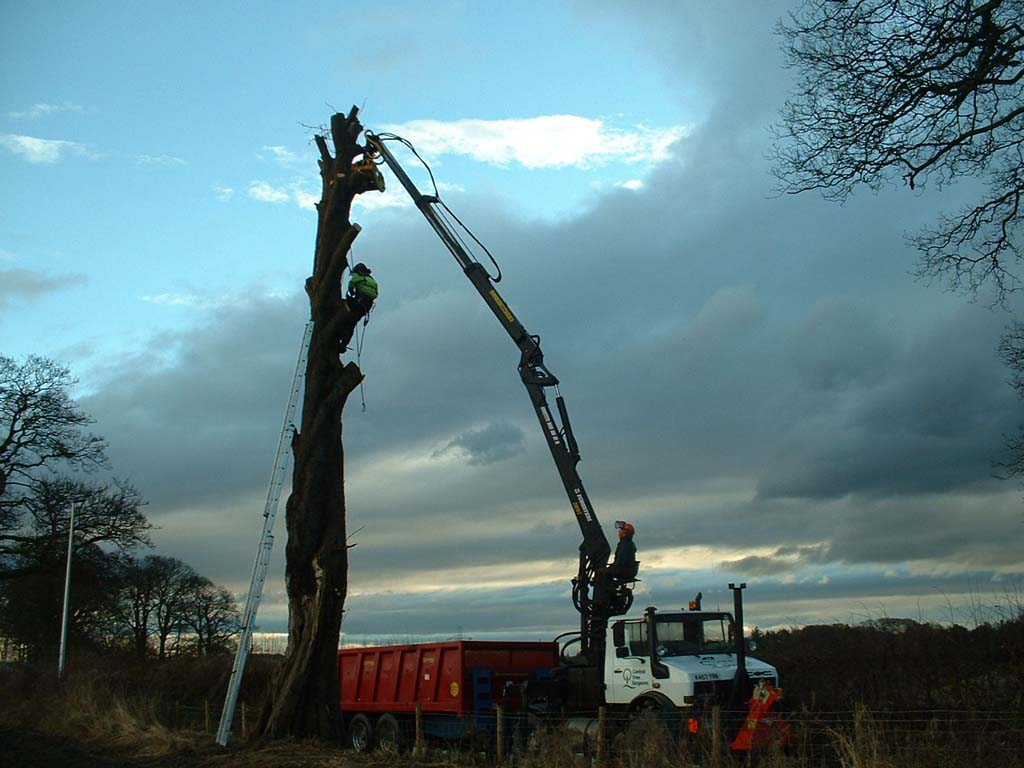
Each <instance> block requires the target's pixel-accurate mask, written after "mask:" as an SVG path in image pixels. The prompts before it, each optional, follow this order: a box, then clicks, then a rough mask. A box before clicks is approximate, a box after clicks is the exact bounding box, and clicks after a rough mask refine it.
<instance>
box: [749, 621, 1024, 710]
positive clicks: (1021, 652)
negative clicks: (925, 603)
mask: <svg viewBox="0 0 1024 768" xmlns="http://www.w3.org/2000/svg"><path fill="white" fill-rule="evenodd" d="M755 639H756V641H757V645H758V648H757V652H756V655H757V656H758V657H759V658H763V659H764V660H765V661H768V662H770V663H772V664H774V665H775V666H776V667H777V668H778V669H779V676H780V677H781V680H782V686H783V690H784V692H785V697H786V701H787V702H788V705H789V706H790V707H791V708H797V709H798V708H808V709H811V710H813V711H818V712H844V711H845V712H848V711H851V710H852V709H853V708H854V707H855V706H857V705H861V704H866V705H867V706H869V707H871V708H872V709H876V710H899V711H906V710H932V711H934V710H944V709H945V710H961V711H995V710H998V711H1007V710H1010V711H1016V712H1021V711H1024V688H1022V687H1021V681H1022V680H1024V612H1022V611H1021V610H1020V607H1019V606H1018V607H1017V609H1016V610H1015V611H1013V612H1011V613H1010V615H1008V616H1007V617H1005V618H1002V619H997V620H993V621H991V622H983V623H979V624H978V625H977V626H975V627H974V628H973V629H968V628H967V627H963V626H959V625H953V626H948V625H938V624H927V623H921V622H917V621H914V620H912V619H894V618H893V619H880V620H875V621H870V622H868V623H866V624H862V625H857V626H849V625H846V624H829V625H812V626H807V627H803V628H801V629H794V630H779V631H771V632H765V633H761V632H755Z"/></svg>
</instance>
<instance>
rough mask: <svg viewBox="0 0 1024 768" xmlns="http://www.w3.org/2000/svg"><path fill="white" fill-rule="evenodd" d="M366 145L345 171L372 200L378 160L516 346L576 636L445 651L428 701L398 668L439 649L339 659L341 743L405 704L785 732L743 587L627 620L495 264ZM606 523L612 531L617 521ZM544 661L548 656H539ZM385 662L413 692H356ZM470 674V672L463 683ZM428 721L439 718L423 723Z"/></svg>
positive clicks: (371, 143)
mask: <svg viewBox="0 0 1024 768" xmlns="http://www.w3.org/2000/svg"><path fill="white" fill-rule="evenodd" d="M365 140H366V144H365V146H364V147H363V148H362V149H363V157H362V160H361V161H360V162H358V163H356V164H354V166H353V170H354V172H358V173H366V174H370V175H371V178H372V184H371V185H370V186H371V187H375V188H376V189H378V190H380V191H384V187H385V182H384V178H383V175H382V174H381V172H380V166H381V165H387V167H388V168H389V169H390V170H391V172H392V173H393V174H394V176H395V178H397V179H398V181H399V183H400V184H401V185H402V186H403V187H404V188H405V190H406V192H407V193H408V194H409V196H410V197H411V198H412V200H413V202H414V203H415V205H416V207H417V208H418V209H419V211H420V212H421V213H422V214H423V216H424V217H425V218H426V219H427V222H428V223H429V224H430V226H431V227H432V228H433V229H434V231H435V233H436V234H437V235H438V237H439V238H440V239H441V241H442V242H443V243H444V245H445V246H446V247H447V249H448V250H449V252H450V253H451V254H452V256H454V258H455V260H456V262H457V263H458V265H459V267H461V269H462V271H463V273H464V274H465V275H466V277H467V278H468V279H469V281H470V283H471V284H472V285H473V287H474V288H475V289H476V290H477V292H478V293H479V294H480V296H481V298H482V299H483V301H484V302H485V304H486V305H487V307H488V308H489V309H490V310H491V312H492V313H493V314H494V316H495V318H496V319H497V320H498V322H499V323H500V324H501V326H502V327H503V328H504V329H505V331H506V332H507V334H508V336H509V337H510V338H511V340H512V341H513V343H514V344H515V345H516V347H517V348H518V350H519V363H518V368H517V369H518V372H519V377H520V379H521V381H522V383H523V385H524V387H525V388H526V391H527V394H528V395H529V398H530V402H531V404H532V406H533V409H534V412H535V414H536V416H537V419H538V422H539V424H540V427H541V431H542V433H543V435H544V438H545V441H546V443H547V446H548V449H549V450H550V452H551V456H552V458H553V460H554V464H555V468H556V470H557V472H558V476H559V478H560V480H561V482H562V485H563V488H564V490H565V492H566V495H567V496H568V500H569V503H570V506H571V508H572V512H573V515H574V517H575V519H576V522H577V523H578V525H579V528H580V532H581V534H582V541H581V543H580V545H579V565H578V568H577V571H576V574H575V575H574V576H573V577H572V578H571V584H572V601H573V604H574V606H575V608H576V610H577V611H578V612H579V617H580V619H579V621H580V624H579V630H578V631H575V630H574V631H573V632H570V633H566V634H565V635H560V636H559V637H558V638H556V639H555V645H554V646H552V647H557V653H554V652H553V651H551V649H550V648H549V649H548V651H543V652H538V651H537V649H536V648H535V647H534V645H533V644H527V645H523V646H521V647H517V646H516V645H515V644H509V643H503V644H501V646H502V648H501V652H502V653H503V654H505V655H504V656H502V655H500V654H499V655H497V656H494V657H493V658H495V659H501V660H502V661H501V663H494V664H490V663H487V664H485V663H479V664H478V663H477V661H476V659H480V658H485V657H484V656H480V655H474V654H477V653H478V652H479V653H482V652H483V649H481V648H474V647H472V646H468V645H457V646H455V647H454V648H452V649H449V650H448V653H449V654H453V655H450V656H449V657H448V658H451V659H454V661H453V664H454V666H453V667H452V669H451V671H450V672H449V674H450V676H451V679H450V683H449V684H450V686H451V689H450V690H455V689H456V688H457V693H456V695H452V696H447V697H446V696H444V695H441V697H440V698H439V699H438V698H433V699H431V698H425V697H424V696H425V693H424V692H426V691H434V690H435V689H433V688H431V686H430V683H431V682H432V680H433V681H434V682H436V678H433V676H434V675H435V674H436V672H431V671H427V670H426V669H425V668H416V669H415V670H414V669H413V667H409V669H408V670H407V669H406V667H405V666H404V665H405V664H410V665H412V664H413V662H412V661H410V659H420V660H421V661H422V660H424V659H426V658H431V657H432V656H433V657H435V658H440V657H441V655H443V654H442V650H443V649H442V646H437V645H429V644H428V645H411V646H404V647H402V649H401V650H396V651H390V652H386V651H385V650H384V649H343V650H341V651H340V652H339V653H340V668H341V672H340V675H341V704H342V712H343V713H344V716H345V718H346V725H347V726H348V728H349V733H350V734H352V737H351V738H352V745H353V746H354V747H355V748H356V749H368V748H371V747H372V746H374V744H375V743H378V742H380V741H381V740H382V739H384V740H385V741H386V740H387V738H390V734H392V733H395V732H396V724H397V723H398V721H399V719H400V718H402V717H407V716H408V714H409V713H410V712H411V711H414V710H415V707H416V704H417V703H420V704H421V706H422V708H423V714H424V718H425V721H424V722H425V723H426V722H427V721H430V722H431V723H432V725H431V727H433V725H434V724H436V725H438V727H440V723H441V722H442V721H443V722H444V723H445V727H446V728H447V730H448V731H456V732H458V731H460V730H466V729H467V728H470V727H478V726H480V725H482V724H485V723H488V722H490V720H489V717H490V716H489V715H488V714H487V713H491V715H493V710H494V709H495V708H496V707H497V706H498V705H499V704H513V703H514V702H517V703H518V706H520V707H521V709H522V711H523V712H526V713H534V714H536V715H537V716H538V717H543V716H545V715H552V714H553V713H562V712H565V713H568V714H569V716H570V719H571V720H572V722H573V723H575V724H580V723H582V724H583V726H582V727H584V728H585V727H586V723H587V722H588V718H590V717H593V716H595V715H596V713H597V711H598V709H599V708H600V707H605V708H608V709H611V710H612V711H615V712H623V713H627V714H639V713H644V712H655V713H658V714H659V715H661V716H665V717H672V718H676V717H678V718H685V719H686V720H687V721H688V725H689V729H690V730H691V731H694V730H695V729H699V728H700V725H701V721H702V718H703V713H705V712H708V711H710V709H711V707H713V706H725V707H728V708H730V709H732V710H735V711H742V715H741V716H740V717H739V718H737V719H738V721H739V722H741V723H742V724H743V726H742V728H741V729H740V731H741V732H740V733H738V735H737V737H736V739H734V740H733V747H734V748H736V749H749V748H751V747H752V746H756V743H757V742H761V741H764V739H765V738H766V737H767V736H766V734H769V733H772V732H774V731H775V730H778V729H779V728H781V727H784V724H782V723H781V721H780V720H778V718H776V717H775V714H774V705H775V703H776V701H777V700H778V698H779V696H780V689H779V688H778V683H779V676H778V672H777V670H776V669H775V668H774V667H772V666H771V665H769V664H767V663H765V662H763V661H760V660H758V659H755V658H751V657H748V656H747V654H746V652H747V650H748V646H747V643H746V641H745V640H744V637H743V615H742V591H743V589H744V588H745V587H746V585H745V584H741V585H739V586H736V585H734V584H730V585H729V586H730V588H731V589H732V590H733V594H734V611H735V615H732V614H729V613H728V612H723V611H710V612H706V611H703V610H702V609H701V596H700V595H699V594H698V595H697V597H696V598H695V599H694V600H693V601H691V602H690V604H689V606H688V609H686V610H683V609H679V610H658V609H657V608H655V607H653V606H652V607H649V608H647V609H646V610H645V611H644V612H643V614H642V615H634V616H629V615H627V614H628V613H629V610H630V608H631V607H632V604H633V590H634V588H635V586H636V582H637V581H638V579H637V572H636V570H635V569H634V570H633V571H632V572H630V573H616V572H613V570H612V569H609V567H608V565H609V562H608V561H609V558H610V557H611V546H610V544H609V542H608V538H607V536H606V535H605V533H604V530H603V528H602V526H601V523H600V522H599V520H598V517H597V513H596V512H595V510H594V508H593V506H592V504H591V502H590V498H589V496H588V494H587V492H586V489H585V488H584V485H583V480H582V479H581V477H580V475H579V473H578V471H577V465H578V464H579V461H580V450H579V445H578V443H577V441H576V437H575V435H574V433H573V429H572V425H571V422H570V420H569V414H568V409H567V407H566V405H565V399H564V398H563V396H562V394H561V392H560V390H559V379H558V378H557V377H556V376H555V375H554V374H553V373H552V372H551V370H550V369H549V368H548V366H547V365H546V363H545V361H544V354H543V352H542V350H541V345H540V337H539V336H537V335H535V334H531V333H529V332H528V331H527V330H526V328H525V327H524V325H523V324H522V322H521V321H520V320H519V318H518V317H517V316H516V315H515V313H514V312H513V311H512V309H511V308H510V307H509V304H508V303H507V302H506V301H505V299H504V298H503V297H502V296H501V295H500V294H499V293H498V290H497V288H496V287H495V283H497V282H499V281H500V279H501V272H500V268H498V265H497V261H496V260H495V259H494V257H493V256H492V255H491V253H490V251H488V250H487V248H486V246H484V245H483V243H482V242H481V241H480V240H479V239H477V238H476V236H475V235H474V234H473V233H472V232H471V231H470V230H469V229H468V228H467V227H466V226H465V225H464V224H462V222H461V220H460V219H459V218H458V217H457V216H456V215H455V214H454V212H452V211H451V209H449V208H448V206H447V205H446V204H445V203H444V202H443V201H442V200H441V198H440V194H439V193H438V189H437V184H436V182H434V181H433V180H434V176H433V172H432V171H430V168H429V166H426V163H425V162H424V161H422V158H420V156H419V154H418V153H417V152H416V150H415V147H413V146H412V144H411V143H410V142H408V141H407V140H405V139H403V138H401V137H400V136H396V135H394V134H388V133H373V132H371V131H366V133H365ZM392 142H397V143H400V144H403V145H405V146H406V147H407V148H408V149H409V150H411V152H412V153H413V154H414V155H415V156H416V157H417V158H418V159H420V161H421V162H423V164H424V166H426V167H427V171H428V173H429V174H430V178H431V181H432V182H433V184H434V189H433V194H429V195H428V194H423V193H421V192H420V190H419V189H418V188H417V187H416V185H415V183H414V182H413V181H412V179H411V178H410V177H409V175H408V174H407V173H406V171H405V169H404V168H403V167H402V165H401V164H400V163H399V162H398V160H397V159H396V157H395V155H394V154H393V153H392V152H391V150H390V148H389V146H388V144H389V143H392ZM471 243H473V244H475V245H476V247H478V248H480V249H482V250H483V251H484V252H485V253H486V254H487V256H488V257H489V258H490V260H491V263H492V264H493V265H494V267H495V269H496V271H497V274H495V275H493V276H492V274H491V273H490V272H489V271H488V269H487V268H486V267H485V266H484V265H483V264H482V263H481V262H480V260H479V259H478V258H477V257H476V255H475V254H474V253H473V252H471V250H470V247H471V246H470V244H471ZM549 391H551V392H553V394H554V395H555V398H554V402H555V408H554V409H552V407H551V405H550V403H549V401H548V397H547V394H548V392H549ZM616 525H617V526H621V525H622V521H617V523H616ZM619 617H622V618H619ZM495 650H496V649H495ZM549 652H550V653H553V654H554V655H550V656H549V655H548V654H549ZM396 654H397V655H396ZM385 662H386V663H387V664H388V665H389V669H391V670H392V671H391V672H389V674H392V675H394V674H398V673H397V672H395V670H399V669H400V670H401V674H400V675H399V677H400V678H402V679H406V678H407V677H409V676H411V677H416V681H417V684H416V685H414V686H411V687H409V686H408V685H407V686H406V687H404V688H403V687H401V686H399V687H398V688H395V687H394V685H393V684H391V687H389V686H388V685H383V686H382V685H380V684H379V683H374V685H371V686H370V687H367V685H368V683H367V681H368V680H371V679H374V678H373V676H374V675H377V674H382V670H383V667H382V666H381V665H382V664H384V663H385ZM395 665H398V666H395ZM478 674H479V675H481V676H482V677H479V678H478V677H476V676H477V675H478ZM513 674H514V675H516V676H518V678H517V679H516V680H512V679H510V678H509V675H513ZM524 675H525V677H524ZM411 677H409V679H411ZM390 679H391V678H389V680H390ZM485 679H486V680H490V681H491V682H490V684H489V685H490V687H489V688H487V687H486V685H484V683H480V685H481V686H484V688H486V691H484V689H483V688H480V689H478V688H477V681H478V680H485ZM499 682H500V683H501V685H500V686H499V685H498V683H499ZM499 687H500V690H499ZM470 688H471V689H472V690H473V691H474V692H479V691H484V692H483V693H481V698H479V699H473V701H472V702H471V704H472V706H471V707H470V706H469V704H468V703H467V699H465V692H466V691H467V690H468V689H470ZM450 690H449V693H450ZM370 691H372V693H370ZM442 694H443V691H442ZM430 695H434V693H431V694H430ZM474 695H476V694H475V693H474ZM428 705H429V706H428ZM436 718H441V720H438V721H437V722H436V723H434V721H435V720H436ZM744 732H746V733H744ZM382 734H383V735H382ZM385 737H387V738H385Z"/></svg>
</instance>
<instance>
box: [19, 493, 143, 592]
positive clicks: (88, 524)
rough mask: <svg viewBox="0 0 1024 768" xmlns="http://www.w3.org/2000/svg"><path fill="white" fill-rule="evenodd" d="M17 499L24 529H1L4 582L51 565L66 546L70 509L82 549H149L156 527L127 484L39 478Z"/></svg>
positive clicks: (21, 527) (21, 525)
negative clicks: (55, 552) (53, 556)
mask: <svg viewBox="0 0 1024 768" xmlns="http://www.w3.org/2000/svg"><path fill="white" fill-rule="evenodd" d="M32 485H33V487H32V489H31V492H30V494H29V495H25V496H22V497H21V498H20V499H19V502H18V505H17V507H13V508H14V509H17V510H18V512H19V516H20V521H21V522H20V526H19V527H18V528H17V529H15V530H0V581H3V580H6V579H12V578H16V577H18V576H24V575H26V574H29V573H33V572H37V571H39V570H45V569H47V568H48V567H50V564H49V561H48V560H47V555H46V553H48V552H50V551H51V550H53V549H54V547H55V546H56V548H57V549H58V550H59V549H60V547H61V546H64V544H65V543H66V542H67V538H68V528H69V523H70V517H71V505H72V504H74V505H75V532H76V533H75V537H76V540H77V541H78V542H79V544H78V545H79V546H90V545H97V544H107V545H111V546H113V547H115V548H117V549H119V550H121V551H122V552H125V551H128V550H130V549H133V548H135V547H138V546H151V542H150V539H149V530H150V528H151V527H152V526H151V525H150V523H149V521H148V520H147V519H146V516H145V515H144V514H143V513H142V509H141V507H142V506H143V505H144V504H145V502H144V501H143V499H142V496H141V495H140V494H139V492H138V490H137V489H136V488H135V487H134V486H132V485H130V484H129V483H125V482H121V481H117V480H115V481H113V482H112V483H111V484H109V485H102V484H90V483H87V482H84V481H81V480H77V479H72V478H48V479H41V480H35V481H34V482H33V484H32Z"/></svg>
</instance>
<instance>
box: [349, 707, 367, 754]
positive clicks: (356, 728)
mask: <svg viewBox="0 0 1024 768" xmlns="http://www.w3.org/2000/svg"><path fill="white" fill-rule="evenodd" d="M348 740H349V743H350V744H352V749H354V750H355V751H356V752H369V751H370V750H371V749H373V726H372V725H370V718H368V717H367V716H366V715H364V714H362V713H359V714H358V715H356V716H355V717H353V718H352V720H351V722H349V724H348Z"/></svg>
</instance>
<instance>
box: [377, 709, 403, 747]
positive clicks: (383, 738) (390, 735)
mask: <svg viewBox="0 0 1024 768" xmlns="http://www.w3.org/2000/svg"><path fill="white" fill-rule="evenodd" d="M375 731H376V733H377V748H378V749H380V750H382V751H384V752H390V753H391V754H395V755H397V754H398V753H399V752H401V751H402V747H403V746H404V744H405V739H403V738H402V725H401V723H399V722H398V718H396V717H395V716H394V715H392V714H387V713H385V714H383V715H381V716H380V717H378V718H377V727H376V728H375Z"/></svg>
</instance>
